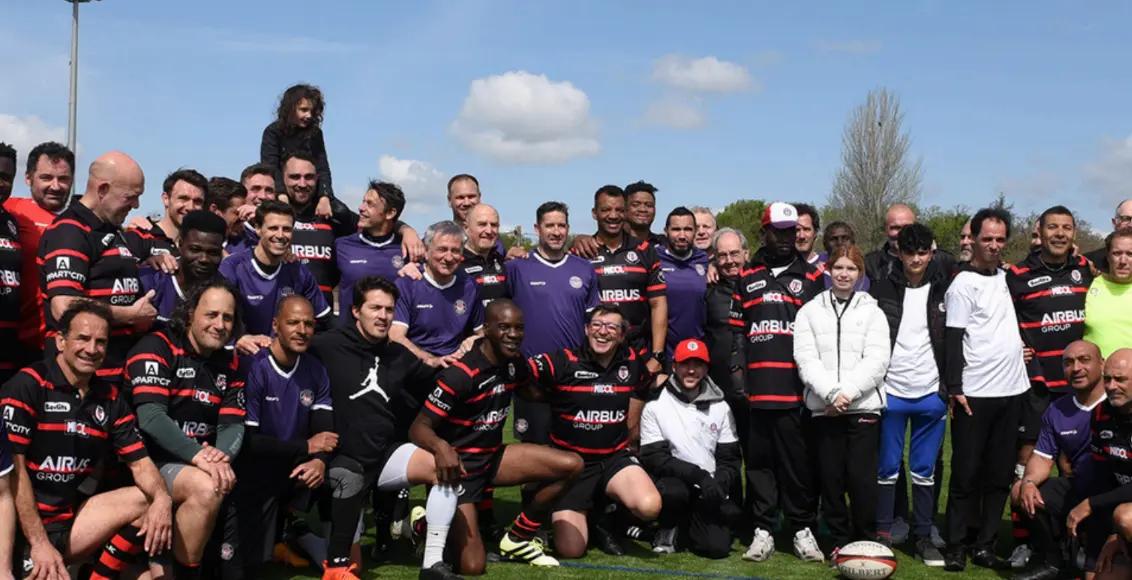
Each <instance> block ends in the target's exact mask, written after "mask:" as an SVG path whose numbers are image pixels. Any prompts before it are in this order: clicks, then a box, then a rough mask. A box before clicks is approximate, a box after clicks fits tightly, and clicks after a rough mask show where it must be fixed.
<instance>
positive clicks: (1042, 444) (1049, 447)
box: [1034, 393, 1105, 474]
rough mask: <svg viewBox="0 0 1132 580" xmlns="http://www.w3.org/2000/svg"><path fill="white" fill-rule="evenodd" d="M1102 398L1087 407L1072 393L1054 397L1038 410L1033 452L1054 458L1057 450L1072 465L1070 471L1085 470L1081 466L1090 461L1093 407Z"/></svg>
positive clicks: (1079, 472) (1101, 400)
mask: <svg viewBox="0 0 1132 580" xmlns="http://www.w3.org/2000/svg"><path fill="white" fill-rule="evenodd" d="M1104 401H1105V398H1104V397H1103V396H1102V397H1101V398H1100V399H1098V400H1097V402H1095V403H1093V404H1092V405H1091V406H1089V407H1082V406H1081V404H1080V403H1078V402H1077V398H1076V397H1074V396H1073V394H1072V393H1069V394H1066V395H1064V396H1061V397H1058V398H1057V399H1056V400H1054V401H1053V402H1051V403H1050V404H1049V407H1047V408H1046V410H1045V412H1044V413H1042V426H1041V429H1040V430H1039V431H1038V442H1037V443H1036V444H1035V445H1034V453H1037V454H1038V455H1041V456H1042V457H1045V458H1046V459H1052V460H1054V461H1055V462H1056V461H1057V456H1058V454H1060V453H1065V456H1066V457H1067V458H1069V463H1070V465H1072V466H1073V473H1074V474H1083V473H1086V472H1087V471H1088V468H1087V467H1086V466H1085V464H1086V463H1088V462H1089V461H1090V457H1089V439H1090V426H1091V425H1092V418H1093V409H1095V408H1096V407H1097V405H1100V404H1101V403H1103V402H1104Z"/></svg>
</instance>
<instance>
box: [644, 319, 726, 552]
mask: <svg viewBox="0 0 1132 580" xmlns="http://www.w3.org/2000/svg"><path fill="white" fill-rule="evenodd" d="M673 362H674V364H673V367H672V370H673V374H672V376H670V377H669V378H668V382H666V383H665V384H664V390H663V392H661V394H660V396H659V397H658V398H657V399H656V400H655V401H650V402H649V403H648V404H646V405H645V409H644V411H643V412H642V413H641V462H642V463H644V466H645V470H646V471H648V472H649V475H652V477H653V478H654V479H655V480H656V487H657V489H658V490H659V491H660V496H661V498H662V501H661V505H662V506H663V507H662V509H661V512H660V518H659V521H660V529H659V531H657V533H656V536H655V538H654V539H653V544H652V546H653V548H652V549H653V551H654V552H657V553H661V554H664V553H668V554H670V553H672V552H675V551H676V547H677V546H678V545H686V546H687V547H688V548H689V549H691V551H692V552H693V553H694V554H696V555H698V556H703V557H705V558H726V557H727V554H728V553H729V552H730V551H731V541H732V537H731V529H730V528H729V526H730V525H731V524H732V523H733V522H734V520H735V519H736V518H738V517H739V516H741V515H742V511H741V509H740V508H739V506H738V505H737V504H736V503H735V502H734V501H732V499H731V498H729V497H728V495H727V492H728V490H730V489H731V488H732V485H733V484H734V483H735V482H737V481H739V466H740V462H741V460H740V457H741V451H740V449H739V439H738V437H736V436H735V417H734V416H733V415H732V414H731V410H730V408H729V407H728V406H727V402H726V401H724V398H723V390H722V389H720V388H719V387H718V386H717V385H716V384H715V382H713V381H712V380H711V378H710V377H708V376H707V372H708V365H709V364H710V360H709V358H708V349H707V345H706V344H704V343H703V341H701V340H699V339H694V338H689V339H686V340H684V341H682V342H680V344H678V345H676V352H675V355H674V357H673ZM682 534H686V537H687V538H688V539H687V542H686V543H685V542H684V541H680V542H679V543H678V542H677V538H678V537H679V536H681V535H682Z"/></svg>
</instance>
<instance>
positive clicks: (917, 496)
mask: <svg viewBox="0 0 1132 580" xmlns="http://www.w3.org/2000/svg"><path fill="white" fill-rule="evenodd" d="M946 418H947V404H946V403H945V402H944V401H943V398H942V397H940V396H939V395H938V394H936V393H931V394H929V395H925V396H923V397H920V398H918V399H906V398H903V397H897V396H895V395H891V394H890V395H888V408H887V409H886V410H885V412H884V415H883V416H882V417H881V423H880V458H879V462H878V463H877V483H879V484H880V487H879V494H878V497H877V531H878V532H880V533H881V534H885V533H888V532H889V530H890V529H891V528H892V519H893V511H894V507H895V503H896V480H897V478H898V475H899V472H900V465H901V463H902V460H903V459H904V434H905V432H906V431H907V429H908V424H909V423H911V425H912V442H911V449H910V450H909V454H908V467H909V471H910V472H911V476H912V512H913V513H912V533H913V534H915V535H916V536H917V537H928V536H929V535H930V534H931V525H932V513H933V512H934V511H935V497H934V494H933V492H932V486H933V485H934V484H935V465H936V458H937V457H938V456H939V450H940V447H941V446H942V445H943V435H944V431H945V430H946V428H947V423H946V422H945V421H946Z"/></svg>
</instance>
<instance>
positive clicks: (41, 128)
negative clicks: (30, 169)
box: [0, 113, 67, 159]
mask: <svg viewBox="0 0 1132 580" xmlns="http://www.w3.org/2000/svg"><path fill="white" fill-rule="evenodd" d="M0 141H4V142H6V143H8V144H9V145H11V146H13V147H15V148H16V153H17V154H18V155H19V156H20V159H25V158H26V156H27V154H28V151H31V149H32V147H35V146H36V145H39V144H40V143H43V142H44V141H58V142H60V143H65V142H66V141H67V129H66V127H54V126H51V125H48V124H47V123H45V122H43V120H42V119H40V118H39V117H36V116H35V115H29V116H26V117H17V116H15V115H5V114H3V113H0Z"/></svg>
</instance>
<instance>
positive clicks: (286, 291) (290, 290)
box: [279, 286, 295, 296]
mask: <svg viewBox="0 0 1132 580" xmlns="http://www.w3.org/2000/svg"><path fill="white" fill-rule="evenodd" d="M294 293H295V289H294V288H292V287H290V286H284V287H283V288H282V289H281V290H279V295H280V296H290V295H292V294H294Z"/></svg>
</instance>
